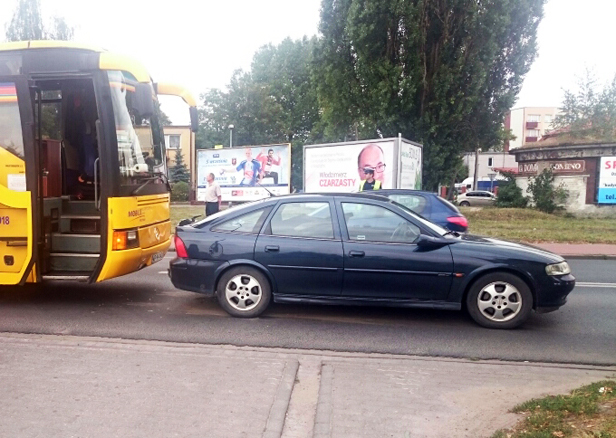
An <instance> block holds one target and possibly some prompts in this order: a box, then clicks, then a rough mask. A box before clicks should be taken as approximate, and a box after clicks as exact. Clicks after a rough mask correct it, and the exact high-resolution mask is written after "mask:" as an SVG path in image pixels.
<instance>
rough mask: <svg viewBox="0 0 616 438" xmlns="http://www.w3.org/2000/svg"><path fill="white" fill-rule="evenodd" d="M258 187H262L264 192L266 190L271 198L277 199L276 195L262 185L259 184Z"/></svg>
mask: <svg viewBox="0 0 616 438" xmlns="http://www.w3.org/2000/svg"><path fill="white" fill-rule="evenodd" d="M257 185H258V186H259V187H261V188H262V189H263V190H265V191H266V192H267V193H269V195H270V197H271V198H275V197H276V195H274V194H273V193H272V192H270V191H269V190H267V188H265V187H263V186H262V185H261V183H257Z"/></svg>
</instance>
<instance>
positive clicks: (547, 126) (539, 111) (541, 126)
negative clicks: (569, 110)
mask: <svg viewBox="0 0 616 438" xmlns="http://www.w3.org/2000/svg"><path fill="white" fill-rule="evenodd" d="M557 114H558V108H556V107H523V108H515V109H513V110H511V111H510V112H509V113H507V115H506V116H505V128H506V129H511V131H512V133H513V135H515V137H516V138H515V140H511V141H508V142H505V148H504V149H505V150H506V151H508V150H511V149H516V148H519V147H522V146H524V145H527V144H530V143H534V142H536V141H538V140H539V139H540V138H541V137H542V136H543V135H544V134H545V133H546V132H547V131H550V130H551V129H552V128H551V125H552V122H553V121H554V117H556V115H557Z"/></svg>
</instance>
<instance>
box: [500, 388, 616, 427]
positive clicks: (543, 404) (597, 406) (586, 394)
mask: <svg viewBox="0 0 616 438" xmlns="http://www.w3.org/2000/svg"><path fill="white" fill-rule="evenodd" d="M512 412H515V413H518V414H523V415H524V419H523V420H521V421H520V422H519V423H518V424H517V425H516V426H515V427H514V428H513V429H508V430H499V431H497V432H496V433H495V434H494V435H493V436H492V437H493V438H554V437H557V438H564V437H574V438H577V437H580V438H582V437H583V438H590V437H595V438H610V437H613V438H616V381H613V380H605V381H602V382H597V383H593V384H591V385H588V386H584V387H582V388H578V389H575V390H573V391H571V393H570V394H568V395H557V396H548V397H545V398H541V399H533V400H529V401H527V402H525V403H522V404H520V405H518V406H516V407H515V408H513V410H512Z"/></svg>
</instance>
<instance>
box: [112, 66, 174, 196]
mask: <svg viewBox="0 0 616 438" xmlns="http://www.w3.org/2000/svg"><path fill="white" fill-rule="evenodd" d="M108 76H109V86H110V90H111V100H112V104H113V114H114V117H115V125H116V136H117V139H118V162H119V166H120V177H121V179H122V181H121V184H122V185H129V186H130V185H134V184H140V183H141V182H142V181H143V178H151V177H154V176H156V175H165V176H166V175H167V169H166V162H165V161H166V160H165V151H164V141H163V138H164V137H163V135H162V129H161V125H160V122H159V120H158V115H157V114H156V113H155V114H154V115H152V117H144V116H143V115H141V114H138V113H137V112H136V110H135V108H134V107H133V102H134V99H135V85H136V81H135V79H134V78H133V77H132V76H131V75H130V73H126V72H122V71H110V72H108ZM155 108H158V105H155Z"/></svg>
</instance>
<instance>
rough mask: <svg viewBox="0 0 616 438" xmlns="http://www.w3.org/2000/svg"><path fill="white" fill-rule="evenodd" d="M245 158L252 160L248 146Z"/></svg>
mask: <svg viewBox="0 0 616 438" xmlns="http://www.w3.org/2000/svg"><path fill="white" fill-rule="evenodd" d="M246 159H247V160H248V161H250V160H252V150H251V149H250V148H248V149H246Z"/></svg>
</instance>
